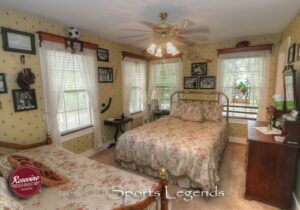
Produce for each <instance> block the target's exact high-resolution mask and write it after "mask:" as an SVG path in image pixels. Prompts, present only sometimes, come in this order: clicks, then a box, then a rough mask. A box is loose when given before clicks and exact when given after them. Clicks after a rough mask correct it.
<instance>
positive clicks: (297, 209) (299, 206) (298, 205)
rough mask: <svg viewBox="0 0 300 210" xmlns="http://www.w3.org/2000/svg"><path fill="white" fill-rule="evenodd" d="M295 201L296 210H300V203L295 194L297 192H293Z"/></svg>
mask: <svg viewBox="0 0 300 210" xmlns="http://www.w3.org/2000/svg"><path fill="white" fill-rule="evenodd" d="M293 199H294V205H293V206H294V210H300V204H299V201H298V199H297V196H296V194H295V192H293Z"/></svg>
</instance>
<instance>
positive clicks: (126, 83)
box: [122, 58, 148, 119]
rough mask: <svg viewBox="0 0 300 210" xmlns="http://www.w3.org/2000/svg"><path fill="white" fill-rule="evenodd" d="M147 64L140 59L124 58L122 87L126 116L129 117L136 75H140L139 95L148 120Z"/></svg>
mask: <svg viewBox="0 0 300 210" xmlns="http://www.w3.org/2000/svg"><path fill="white" fill-rule="evenodd" d="M146 65H147V64H146V62H145V61H144V60H140V59H134V58H124V60H123V62H122V85H123V111H124V114H125V115H127V116H129V115H131V112H130V104H131V99H132V96H131V94H132V87H133V83H136V82H137V81H133V79H134V74H136V73H137V72H138V74H139V81H138V83H139V84H138V86H139V90H140V91H139V93H140V97H141V107H142V115H143V117H144V119H148V108H147V90H146Z"/></svg>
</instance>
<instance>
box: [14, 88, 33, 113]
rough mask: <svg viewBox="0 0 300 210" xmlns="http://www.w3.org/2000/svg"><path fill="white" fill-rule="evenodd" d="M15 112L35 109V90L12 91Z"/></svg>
mask: <svg viewBox="0 0 300 210" xmlns="http://www.w3.org/2000/svg"><path fill="white" fill-rule="evenodd" d="M12 93H13V99H14V107H15V112H23V111H29V110H33V109H37V102H36V95H35V90H34V89H30V90H12Z"/></svg>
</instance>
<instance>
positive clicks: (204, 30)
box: [179, 26, 210, 34]
mask: <svg viewBox="0 0 300 210" xmlns="http://www.w3.org/2000/svg"><path fill="white" fill-rule="evenodd" d="M209 32H210V31H209V28H208V27H206V26H200V27H198V28H189V29H184V30H182V31H179V33H180V34H191V33H206V34H208V33H209Z"/></svg>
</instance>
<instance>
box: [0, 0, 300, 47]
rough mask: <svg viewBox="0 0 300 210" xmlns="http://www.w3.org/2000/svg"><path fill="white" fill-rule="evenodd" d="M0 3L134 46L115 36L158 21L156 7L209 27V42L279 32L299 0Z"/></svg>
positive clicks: (172, 17) (299, 5)
mask: <svg viewBox="0 0 300 210" xmlns="http://www.w3.org/2000/svg"><path fill="white" fill-rule="evenodd" d="M0 6H4V7H7V8H11V9H16V10H19V11H23V12H26V13H29V14H32V15H34V16H38V17H42V18H44V19H47V20H51V21H55V22H58V23H62V24H64V25H67V26H75V27H77V28H78V29H80V30H85V31H90V32H94V33H97V34H99V35H100V36H101V37H103V38H106V39H109V40H112V41H117V42H120V43H125V44H132V45H135V44H134V40H121V39H119V38H118V37H120V36H124V35H135V34H140V33H136V32H127V31H121V30H120V28H136V29H147V27H146V26H144V25H142V24H140V23H138V21H141V20H146V21H150V22H158V21H159V19H158V13H159V12H160V11H166V12H168V13H169V18H168V22H169V23H178V22H180V21H182V20H183V19H185V18H187V19H190V20H192V21H193V22H195V23H196V24H197V25H206V26H208V27H209V28H210V31H211V33H210V35H209V38H208V41H210V42H211V41H221V40H226V39H230V38H242V37H249V36H256V35H268V34H275V33H280V32H282V31H283V30H284V29H285V27H286V26H287V24H288V23H289V22H290V21H291V20H292V19H293V17H294V16H295V15H296V14H297V12H298V11H299V9H300V0H77V1H75V0H26V1H24V0H23V1H20V0H0ZM146 45H148V43H147V42H145V43H143V46H144V47H146Z"/></svg>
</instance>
